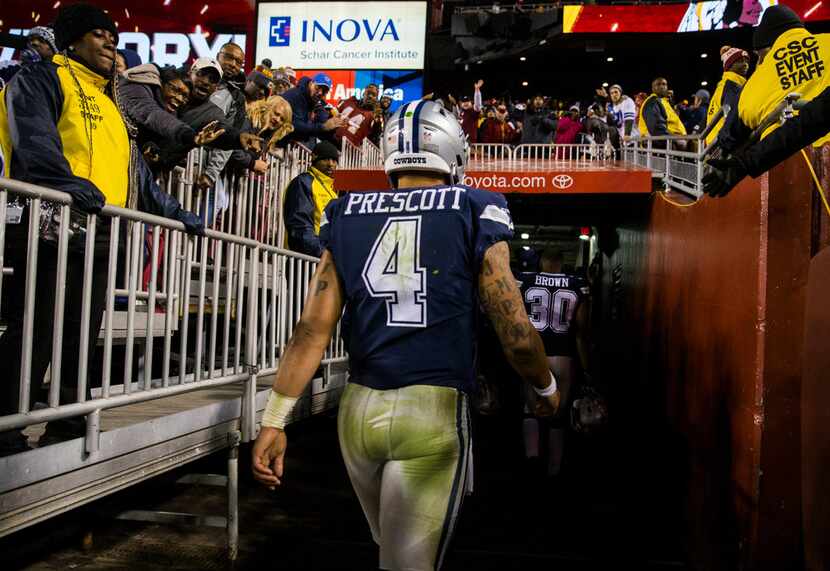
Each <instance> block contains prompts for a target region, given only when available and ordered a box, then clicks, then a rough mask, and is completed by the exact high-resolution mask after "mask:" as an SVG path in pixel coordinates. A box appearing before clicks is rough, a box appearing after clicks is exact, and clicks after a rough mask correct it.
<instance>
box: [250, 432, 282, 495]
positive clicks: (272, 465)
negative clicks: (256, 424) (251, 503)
mask: <svg viewBox="0 0 830 571" xmlns="http://www.w3.org/2000/svg"><path fill="white" fill-rule="evenodd" d="M287 446H288V439H287V438H286V436H285V431H283V430H280V429H278V428H268V427H265V426H263V427H262V430H260V431H259V436H257V439H256V442H255V443H254V450H253V463H252V466H251V467H252V469H253V472H254V478H255V479H256V481H257V482H259V483H261V484H264V485H266V486H268V488H269V489H271V490H273V489H274V488H275V487H276V486H279V485H280V484H282V479H281V478H282V472H283V460H284V458H285V449H286V447H287Z"/></svg>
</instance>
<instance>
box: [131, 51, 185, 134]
mask: <svg viewBox="0 0 830 571" xmlns="http://www.w3.org/2000/svg"><path fill="white" fill-rule="evenodd" d="M118 85H119V90H120V91H119V92H118V93H119V96H120V97H122V98H123V102H124V106H123V107H124V110H125V112H126V113H127V116H128V117H129V118H130V119H131V120H132V122H133V123H134V124H135V125H136V126H138V137H137V141H136V142H137V143H138V147H139V148H143V147H144V144H145V143H148V142H151V141H152V142H154V143H156V144H158V143H160V142H161V141H162V140H165V139H169V140H172V141H175V142H176V143H179V144H180V145H187V146H190V147H192V146H193V139H194V138H195V137H196V130H195V129H193V127H191V126H190V125H188V124H187V123H184V122H182V121H180V120H179V119H178V117H176V116H175V115H173V114H172V113H168V112H167V110H166V109H165V108H164V101H163V99H162V96H161V77H160V75H159V68H158V66H157V65H155V64H152V63H148V64H144V65H139V66H137V67H134V68H131V69H128V70H127V71H125V72H124V74H123V75H121V76H119V77H118Z"/></svg>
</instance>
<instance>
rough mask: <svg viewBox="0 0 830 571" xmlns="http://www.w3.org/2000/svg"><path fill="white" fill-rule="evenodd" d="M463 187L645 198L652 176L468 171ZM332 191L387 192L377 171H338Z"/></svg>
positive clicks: (618, 169)
mask: <svg viewBox="0 0 830 571" xmlns="http://www.w3.org/2000/svg"><path fill="white" fill-rule="evenodd" d="M464 184H466V185H469V186H472V187H474V188H482V189H485V190H492V191H495V192H501V193H506V194H512V193H521V194H639V193H646V194H647V193H649V192H651V172H650V171H648V170H645V169H636V168H626V167H624V166H623V165H621V164H616V165H614V166H613V167H611V168H603V167H601V166H598V167H597V168H596V169H580V170H569V169H567V168H563V169H561V170H551V171H536V170H529V171H520V170H517V171H504V170H498V171H497V170H469V171H467V174H466V176H465V177H464ZM334 187H335V190H337V191H338V192H351V191H368V190H388V189H389V188H390V186H389V179H388V178H387V177H386V173H385V172H383V170H380V169H378V170H366V169H338V171H337V174H336V176H335V177H334Z"/></svg>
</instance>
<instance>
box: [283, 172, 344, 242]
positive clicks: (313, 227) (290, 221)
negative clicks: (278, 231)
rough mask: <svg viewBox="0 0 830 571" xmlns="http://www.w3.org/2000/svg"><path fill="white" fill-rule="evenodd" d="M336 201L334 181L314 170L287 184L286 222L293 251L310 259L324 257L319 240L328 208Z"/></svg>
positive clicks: (301, 174)
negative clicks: (329, 204) (310, 257)
mask: <svg viewBox="0 0 830 571" xmlns="http://www.w3.org/2000/svg"><path fill="white" fill-rule="evenodd" d="M335 198H337V193H336V192H335V191H334V179H333V178H331V177H328V176H326V175H324V174H323V173H322V172H320V171H319V170H317V169H316V168H314V167H310V168H309V169H308V171H306V172H304V173H300V174H299V175H297V176H296V177H294V180H292V181H291V182H290V183H288V188H286V189H285V204H284V205H283V220H284V221H285V229H286V238H287V239H288V247H289V248H290V249H292V250H294V251H295V252H300V253H301V254H307V255H309V256H317V257H320V256H322V255H323V246H322V245H321V244H320V238H319V234H320V221H321V219H322V216H323V211H324V210H325V209H326V205H327V204H328V203H329V202H331V201H332V200H334V199H335Z"/></svg>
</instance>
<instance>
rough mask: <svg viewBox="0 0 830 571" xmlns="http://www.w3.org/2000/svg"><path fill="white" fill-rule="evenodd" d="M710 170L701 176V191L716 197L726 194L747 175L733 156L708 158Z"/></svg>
mask: <svg viewBox="0 0 830 571" xmlns="http://www.w3.org/2000/svg"><path fill="white" fill-rule="evenodd" d="M706 164H707V165H708V166H709V167H710V170H709V172H708V173H707V174H706V175H705V176H704V177H703V193H704V194H708V195H709V196H712V197H715V198H718V197H721V196H726V195H727V194H729V192H730V191H731V190H732V189H733V188H734V187H735V185H736V184H738V183H739V182H741V181H742V180H743V179H744V177H745V176H746V175H747V172H746V169H745V168H744V167H743V165H742V164H741V163H740V161H738V160H737V159H736V158H735V157H728V158H726V159H710V160H709V161H708V162H707V163H706Z"/></svg>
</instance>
